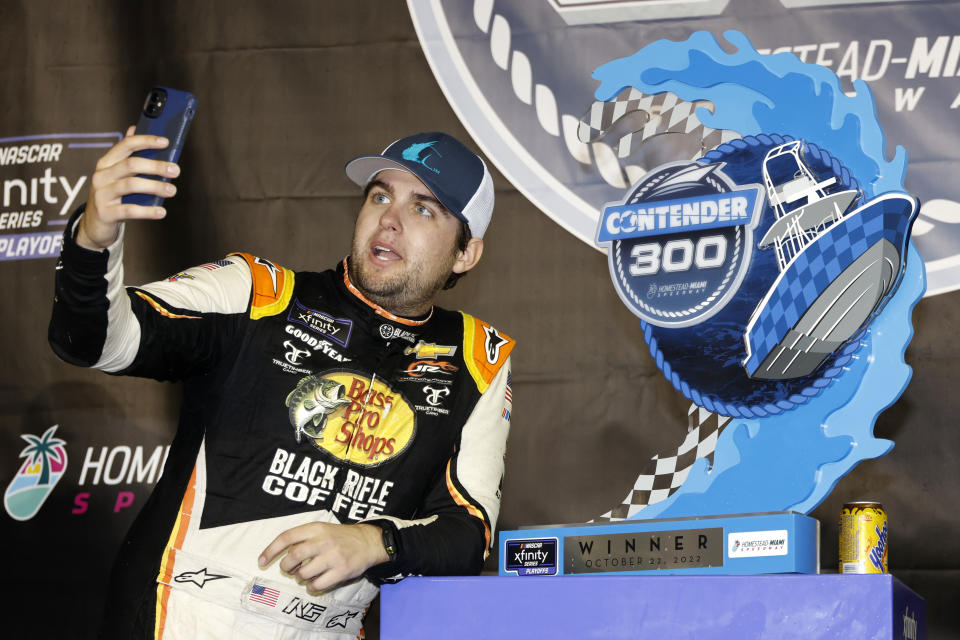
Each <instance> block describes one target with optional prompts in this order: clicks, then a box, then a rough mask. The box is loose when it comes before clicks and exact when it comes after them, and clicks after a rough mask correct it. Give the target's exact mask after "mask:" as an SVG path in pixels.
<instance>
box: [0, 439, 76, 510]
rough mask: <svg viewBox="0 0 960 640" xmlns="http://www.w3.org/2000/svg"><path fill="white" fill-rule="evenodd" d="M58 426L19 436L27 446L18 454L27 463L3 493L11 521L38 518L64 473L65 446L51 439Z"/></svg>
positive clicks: (21, 467)
mask: <svg viewBox="0 0 960 640" xmlns="http://www.w3.org/2000/svg"><path fill="white" fill-rule="evenodd" d="M58 426H60V425H56V424H55V425H53V426H52V427H50V428H49V429H47V430H46V431H44V432H43V435H42V436H39V437H38V436H35V435H30V434H21V436H20V437H21V438H23V439H24V440H26V441H27V442H29V443H30V444H29V445H28V446H27V447H26V448H24V450H23V451H21V452H20V457H21V458H26V460H24V461H23V464H22V465H21V466H20V470H19V471H17V475H15V476H14V477H13V480H11V481H10V484H9V485H7V490H6V492H5V493H4V494H3V506H4V508H6V510H7V514H8V515H9V516H10V517H11V518H13V519H14V520H21V521H23V520H29V519H30V518H32V517H33V516H35V515H37V512H38V511H40V507H42V506H43V503H44V502H46V500H47V498H48V497H49V496H50V493H51V492H52V491H53V488H54V487H55V486H57V483H58V482H59V481H60V478H62V477H63V473H64V472H65V471H66V470H67V443H66V441H64V440H61V439H59V438H54V437H53V434H55V433H56V432H57V427H58Z"/></svg>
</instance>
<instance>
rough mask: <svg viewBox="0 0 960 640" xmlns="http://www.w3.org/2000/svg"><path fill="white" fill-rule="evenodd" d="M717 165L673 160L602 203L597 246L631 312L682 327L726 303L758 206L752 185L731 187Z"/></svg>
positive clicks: (758, 190)
mask: <svg viewBox="0 0 960 640" xmlns="http://www.w3.org/2000/svg"><path fill="white" fill-rule="evenodd" d="M723 166H724V165H723V163H718V164H708V165H704V164H701V163H696V162H692V163H685V162H675V163H671V164H667V165H663V166H661V167H658V168H657V169H654V170H653V171H650V172H648V173H647V174H646V175H644V177H643V179H642V180H641V181H640V182H638V183H637V184H635V185H634V186H633V187H632V188H631V190H630V192H629V193H628V195H627V197H626V198H624V200H623V201H622V202H614V203H609V204H607V205H606V206H605V207H604V208H603V214H602V215H601V216H600V221H599V225H598V227H597V244H598V245H600V246H606V247H608V252H607V258H608V264H609V267H610V276H611V279H612V280H613V283H614V286H615V287H616V290H617V294H618V295H619V296H620V298H621V299H622V300H623V302H624V304H626V305H627V308H629V309H630V310H631V311H632V312H633V313H634V314H636V315H637V316H639V317H640V318H641V319H642V320H645V321H647V322H649V323H650V324H653V325H656V326H659V327H673V328H679V327H689V326H692V325H696V324H699V323H701V322H703V321H704V320H706V319H708V318H710V317H711V316H713V315H714V314H716V313H717V312H718V311H720V310H721V309H723V307H724V306H725V305H726V304H727V303H728V302H729V301H730V299H731V298H732V297H733V295H734V294H735V293H736V291H737V289H738V287H739V286H740V283H741V282H742V281H743V277H744V274H745V273H746V270H747V267H748V266H749V265H750V254H751V250H752V247H753V244H754V243H753V241H752V238H753V231H754V229H755V228H756V226H757V224H758V222H759V219H760V214H761V212H762V210H763V204H764V199H763V189H762V187H761V186H760V185H758V184H747V185H743V186H738V185H737V184H735V183H734V182H733V180H731V179H730V178H729V177H728V176H727V175H726V174H724V172H723Z"/></svg>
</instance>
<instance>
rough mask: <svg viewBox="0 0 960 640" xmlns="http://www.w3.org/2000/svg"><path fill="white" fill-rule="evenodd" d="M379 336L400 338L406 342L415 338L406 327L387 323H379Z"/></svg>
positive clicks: (387, 338) (388, 338)
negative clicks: (402, 327)
mask: <svg viewBox="0 0 960 640" xmlns="http://www.w3.org/2000/svg"><path fill="white" fill-rule="evenodd" d="M380 337H381V338H383V339H384V340H393V339H394V338H400V339H401V340H406V341H407V342H413V341H415V340H416V339H417V336H416V335H415V334H413V333H410V332H409V331H407V330H406V329H401V328H400V327H395V326H393V325H392V324H387V323H383V324H381V325H380Z"/></svg>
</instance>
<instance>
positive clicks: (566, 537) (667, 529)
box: [500, 512, 820, 576]
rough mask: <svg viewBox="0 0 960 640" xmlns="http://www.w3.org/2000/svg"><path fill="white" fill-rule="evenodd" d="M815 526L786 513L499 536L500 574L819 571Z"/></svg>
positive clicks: (575, 527)
mask: <svg viewBox="0 0 960 640" xmlns="http://www.w3.org/2000/svg"><path fill="white" fill-rule="evenodd" d="M819 566H820V523H819V522H818V521H817V520H815V519H814V518H811V517H809V516H805V515H802V514H799V513H793V512H777V513H761V514H745V515H728V516H708V517H694V518H677V519H657V520H631V521H623V522H617V523H603V524H582V525H565V526H554V527H543V528H529V529H520V530H516V531H502V532H501V533H500V575H502V576H508V575H516V576H555V575H574V574H625V575H648V574H763V573H806V574H812V573H819Z"/></svg>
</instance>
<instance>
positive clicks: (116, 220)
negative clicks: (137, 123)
mask: <svg viewBox="0 0 960 640" xmlns="http://www.w3.org/2000/svg"><path fill="white" fill-rule="evenodd" d="M133 132H134V127H130V128H129V129H127V135H126V137H124V138H123V139H122V140H120V142H118V143H117V144H115V145H113V146H112V147H111V148H110V150H109V151H107V153H106V154H104V156H103V157H102V158H100V160H99V161H97V167H96V170H95V171H94V173H93V177H92V178H91V180H90V195H89V196H88V198H87V207H86V210H85V212H84V214H83V218H81V220H80V228H79V230H78V231H77V244H79V245H80V246H81V247H85V248H87V249H92V250H95V251H100V250H102V249H105V248H106V247H109V246H110V245H111V244H113V242H114V241H115V240H116V239H117V234H118V233H119V232H120V223H122V222H123V221H125V220H158V219H160V218H163V217H164V216H165V215H166V210H165V209H164V208H163V207H145V206H142V205H136V204H124V203H123V197H124V196H127V195H131V194H134V193H147V194H150V195H157V196H161V197H163V198H169V197H171V196H173V195H174V194H175V193H176V192H177V188H176V187H175V186H173V185H172V184H170V183H169V182H162V181H160V180H154V179H151V178H141V177H138V175H140V174H142V175H152V176H158V177H164V178H175V177H177V176H178V175H180V167H178V166H177V165H176V164H174V163H172V162H164V161H161V160H150V159H148V158H141V157H138V156H133V155H132V154H133V153H135V152H137V151H142V150H144V149H163V148H165V147H166V146H167V145H168V144H170V142H169V141H168V140H167V139H166V138H162V137H159V136H153V135H134V134H133Z"/></svg>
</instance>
